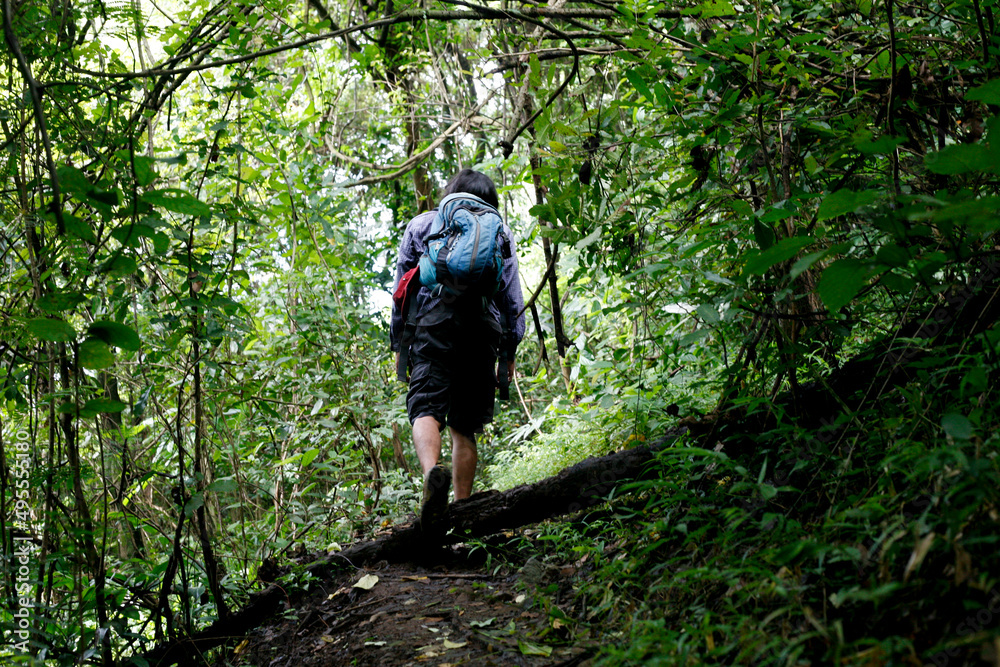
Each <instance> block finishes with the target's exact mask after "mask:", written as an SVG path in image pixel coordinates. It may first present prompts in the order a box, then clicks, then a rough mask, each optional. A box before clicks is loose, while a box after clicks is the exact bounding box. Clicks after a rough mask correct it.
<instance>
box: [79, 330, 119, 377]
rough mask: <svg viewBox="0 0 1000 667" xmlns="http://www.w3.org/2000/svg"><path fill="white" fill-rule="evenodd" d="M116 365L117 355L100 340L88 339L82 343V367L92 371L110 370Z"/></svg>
mask: <svg viewBox="0 0 1000 667" xmlns="http://www.w3.org/2000/svg"><path fill="white" fill-rule="evenodd" d="M114 363H115V355H113V354H112V353H111V348H109V347H108V344H107V343H105V342H104V341H103V340H101V339H99V338H88V339H87V340H85V341H83V342H82V343H80V365H81V366H83V367H84V368H87V369H89V370H92V371H99V370H101V369H102V368H108V367H109V366H111V365H112V364H114Z"/></svg>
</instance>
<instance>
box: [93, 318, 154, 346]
mask: <svg viewBox="0 0 1000 667" xmlns="http://www.w3.org/2000/svg"><path fill="white" fill-rule="evenodd" d="M87 333H88V334H90V335H91V336H95V337H97V338H100V339H101V340H102V341H104V342H105V343H107V344H108V345H114V346H115V347H120V348H121V349H123V350H129V351H131V352H136V351H137V350H138V349H139V348H140V347H141V346H142V341H140V340H139V334H137V333H136V332H135V330H134V329H133V328H132V327H130V326H128V325H127V324H121V323H119V322H110V321H107V320H101V321H98V322H94V323H93V324H91V325H90V327H89V328H88V329H87Z"/></svg>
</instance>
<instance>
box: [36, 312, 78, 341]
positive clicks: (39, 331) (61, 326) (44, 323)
mask: <svg viewBox="0 0 1000 667" xmlns="http://www.w3.org/2000/svg"><path fill="white" fill-rule="evenodd" d="M27 329H28V332H29V333H31V334H32V335H33V336H35V337H36V338H38V339H40V340H47V341H52V342H53V343H68V342H69V341H71V340H73V339H75V338H76V329H74V328H73V327H72V325H70V324H69V322H66V321H65V320H60V319H56V318H49V317H38V318H35V319H32V320H28V322H27Z"/></svg>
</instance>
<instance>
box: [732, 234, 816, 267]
mask: <svg viewBox="0 0 1000 667" xmlns="http://www.w3.org/2000/svg"><path fill="white" fill-rule="evenodd" d="M812 242H813V238H812V237H811V236H790V237H788V238H785V239H781V240H780V241H778V242H777V243H775V244H774V245H772V246H771V247H770V248H768V249H767V250H764V251H762V252H760V253H758V254H756V255H751V256H750V258H749V259H748V260H747V263H746V266H744V267H743V273H744V275H761V274H763V273H764V272H765V271H767V270H768V269H770V268H771V267H772V266H774V265H775V264H779V263H781V262H784V261H787V260H789V259H791V258H792V257H795V256H796V255H797V254H799V252H800V251H801V250H802V249H803V248H805V247H806V246H808V245H810V244H812Z"/></svg>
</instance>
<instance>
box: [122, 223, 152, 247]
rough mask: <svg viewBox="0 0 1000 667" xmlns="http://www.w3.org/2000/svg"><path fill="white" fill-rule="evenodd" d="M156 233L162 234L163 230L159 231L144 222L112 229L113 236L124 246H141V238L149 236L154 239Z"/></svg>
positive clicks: (148, 237)
mask: <svg viewBox="0 0 1000 667" xmlns="http://www.w3.org/2000/svg"><path fill="white" fill-rule="evenodd" d="M156 234H162V232H157V231H156V230H155V229H153V228H152V227H147V226H146V225H142V224H135V225H123V226H121V227H118V228H116V229H113V230H111V236H112V238H114V239H115V240H116V241H118V242H119V243H121V244H122V245H124V246H128V247H131V248H138V247H139V239H142V238H147V239H154V238H155V236H156Z"/></svg>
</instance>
